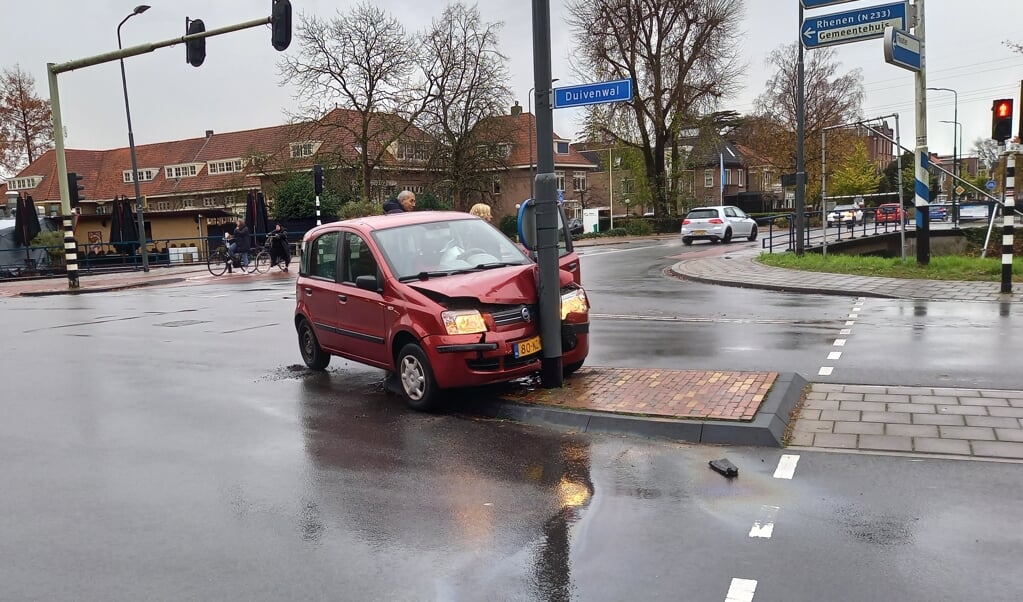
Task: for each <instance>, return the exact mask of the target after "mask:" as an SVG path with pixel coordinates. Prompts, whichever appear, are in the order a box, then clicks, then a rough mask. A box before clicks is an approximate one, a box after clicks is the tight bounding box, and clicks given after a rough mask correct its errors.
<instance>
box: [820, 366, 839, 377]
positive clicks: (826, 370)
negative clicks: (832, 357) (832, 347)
mask: <svg viewBox="0 0 1023 602" xmlns="http://www.w3.org/2000/svg"><path fill="white" fill-rule="evenodd" d="M834 371H835V367H834V366H821V369H820V370H818V371H817V376H831V373H832V372H834Z"/></svg>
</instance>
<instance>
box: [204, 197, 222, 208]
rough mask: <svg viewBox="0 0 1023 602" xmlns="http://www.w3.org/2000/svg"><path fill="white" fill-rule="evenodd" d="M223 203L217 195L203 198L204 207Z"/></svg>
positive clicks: (217, 205) (218, 205)
mask: <svg viewBox="0 0 1023 602" xmlns="http://www.w3.org/2000/svg"><path fill="white" fill-rule="evenodd" d="M222 205H223V203H219V202H217V199H216V198H215V197H211V196H208V197H206V198H204V199H203V200H202V206H203V207H220V206H222Z"/></svg>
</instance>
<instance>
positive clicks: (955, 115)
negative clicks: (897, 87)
mask: <svg viewBox="0 0 1023 602" xmlns="http://www.w3.org/2000/svg"><path fill="white" fill-rule="evenodd" d="M927 89H928V90H936V91H940V92H951V93H952V95H953V101H954V107H953V109H952V121H942V122H941V123H955V124H959V93H958V92H956V91H955V90H953V89H952V88H927ZM959 127H960V128H962V124H959ZM962 142H963V134H962V130H961V129H960V131H959V138H958V142H957V141H956V132H955V130H954V129H953V130H952V173H953V174H954V175H955V176H956V177H957V178H958V177H961V175H962V174H960V173H959V151H958V149H959V147H960V146H961V145H962ZM958 184H959V183H958V182H956V185H958ZM952 198H953V199H954V198H955V197H954V196H953V197H952Z"/></svg>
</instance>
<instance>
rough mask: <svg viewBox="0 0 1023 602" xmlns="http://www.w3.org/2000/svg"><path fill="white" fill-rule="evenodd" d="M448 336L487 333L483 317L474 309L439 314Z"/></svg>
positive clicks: (454, 310)
mask: <svg viewBox="0 0 1023 602" xmlns="http://www.w3.org/2000/svg"><path fill="white" fill-rule="evenodd" d="M440 318H441V320H443V321H444V329H445V330H447V332H448V334H476V333H480V332H486V331H487V324H486V322H484V321H483V316H482V315H480V312H478V311H476V310H475V309H453V310H450V311H445V312H442V313H441V314H440Z"/></svg>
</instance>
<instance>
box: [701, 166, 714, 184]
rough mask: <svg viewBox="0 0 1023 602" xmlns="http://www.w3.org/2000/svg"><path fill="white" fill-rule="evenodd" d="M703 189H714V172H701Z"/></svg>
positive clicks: (707, 170) (706, 170)
mask: <svg viewBox="0 0 1023 602" xmlns="http://www.w3.org/2000/svg"><path fill="white" fill-rule="evenodd" d="M703 187H704V188H714V172H713V171H711V170H709V169H705V170H703Z"/></svg>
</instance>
